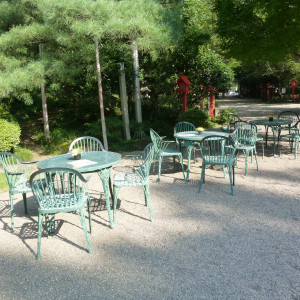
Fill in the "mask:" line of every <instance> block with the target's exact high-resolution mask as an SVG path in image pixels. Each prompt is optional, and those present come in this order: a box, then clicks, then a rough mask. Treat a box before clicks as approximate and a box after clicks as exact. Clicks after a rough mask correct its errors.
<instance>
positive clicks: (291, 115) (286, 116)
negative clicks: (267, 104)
mask: <svg viewBox="0 0 300 300" xmlns="http://www.w3.org/2000/svg"><path fill="white" fill-rule="evenodd" d="M278 119H282V120H291V121H292V123H291V124H290V125H281V126H280V127H279V128H278V142H279V139H280V135H281V132H282V131H288V134H291V133H293V131H294V129H295V128H297V127H295V125H296V123H298V122H299V121H300V117H299V115H298V114H297V113H296V112H294V111H289V110H287V111H283V112H281V113H280V114H279V115H278Z"/></svg>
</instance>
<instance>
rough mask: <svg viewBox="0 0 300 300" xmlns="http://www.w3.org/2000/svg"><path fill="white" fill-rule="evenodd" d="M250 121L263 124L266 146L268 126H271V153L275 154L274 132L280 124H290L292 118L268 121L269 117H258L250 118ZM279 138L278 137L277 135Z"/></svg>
mask: <svg viewBox="0 0 300 300" xmlns="http://www.w3.org/2000/svg"><path fill="white" fill-rule="evenodd" d="M250 122H251V123H254V124H255V125H262V126H265V131H266V147H267V143H268V141H267V139H268V127H271V128H272V132H273V155H274V156H275V154H276V153H275V148H276V132H278V128H279V127H280V126H284V125H291V124H292V120H284V119H273V121H270V120H269V119H260V120H251V121H250ZM278 139H279V137H278Z"/></svg>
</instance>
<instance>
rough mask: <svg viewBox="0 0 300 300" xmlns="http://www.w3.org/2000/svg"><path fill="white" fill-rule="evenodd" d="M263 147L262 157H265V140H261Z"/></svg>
mask: <svg viewBox="0 0 300 300" xmlns="http://www.w3.org/2000/svg"><path fill="white" fill-rule="evenodd" d="M261 148H262V158H263V159H264V158H265V146H264V141H262V142H261Z"/></svg>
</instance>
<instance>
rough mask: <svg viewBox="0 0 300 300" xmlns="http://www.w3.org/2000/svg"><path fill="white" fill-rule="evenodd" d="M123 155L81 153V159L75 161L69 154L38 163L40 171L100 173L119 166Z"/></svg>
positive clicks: (104, 152)
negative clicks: (64, 169)
mask: <svg viewBox="0 0 300 300" xmlns="http://www.w3.org/2000/svg"><path fill="white" fill-rule="evenodd" d="M120 160H121V154H119V153H115V152H109V151H93V152H84V153H81V159H79V160H75V159H74V158H73V156H72V155H71V154H69V153H67V154H63V155H58V156H54V157H51V158H48V159H45V160H43V161H41V162H39V163H38V165H37V167H38V169H45V168H56V167H61V168H70V169H74V170H77V171H79V172H81V173H89V172H94V171H98V170H101V169H105V168H110V167H111V166H113V165H115V164H117V163H118V162H119V161H120Z"/></svg>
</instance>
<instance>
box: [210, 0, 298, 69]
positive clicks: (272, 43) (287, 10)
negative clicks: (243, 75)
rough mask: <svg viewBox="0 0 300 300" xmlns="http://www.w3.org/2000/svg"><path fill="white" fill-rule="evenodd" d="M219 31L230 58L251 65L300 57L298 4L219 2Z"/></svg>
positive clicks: (282, 2) (256, 1)
mask: <svg viewBox="0 0 300 300" xmlns="http://www.w3.org/2000/svg"><path fill="white" fill-rule="evenodd" d="M215 9H216V13H217V17H218V18H217V32H218V33H219V35H220V36H221V37H222V46H223V48H224V49H226V50H227V51H228V55H230V56H232V57H235V58H237V59H239V60H241V61H244V62H247V63H250V64H252V63H253V62H254V61H273V62H280V61H282V60H283V59H285V58H286V57H287V56H289V55H295V56H296V57H298V58H299V56H300V40H299V39H298V38H296V37H299V35H300V26H299V14H300V6H299V4H297V1H294V0H287V1H261V0H252V1H240V0H216V1H215Z"/></svg>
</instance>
